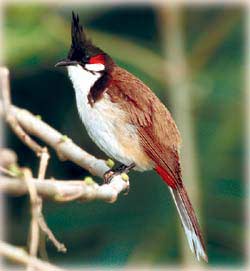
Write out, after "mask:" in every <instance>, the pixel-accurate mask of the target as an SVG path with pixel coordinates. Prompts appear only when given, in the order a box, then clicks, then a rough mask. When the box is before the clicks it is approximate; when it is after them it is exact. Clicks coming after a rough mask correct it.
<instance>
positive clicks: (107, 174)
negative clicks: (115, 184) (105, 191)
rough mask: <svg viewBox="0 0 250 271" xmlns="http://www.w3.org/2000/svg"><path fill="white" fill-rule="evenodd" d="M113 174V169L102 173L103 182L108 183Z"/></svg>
mask: <svg viewBox="0 0 250 271" xmlns="http://www.w3.org/2000/svg"><path fill="white" fill-rule="evenodd" d="M114 175H115V172H114V171H113V170H111V169H110V170H108V171H106V172H105V173H104V175H103V183H104V184H109V183H110V182H111V180H112V179H113V177H114Z"/></svg>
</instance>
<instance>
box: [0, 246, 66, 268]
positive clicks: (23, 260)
mask: <svg viewBox="0 0 250 271" xmlns="http://www.w3.org/2000/svg"><path fill="white" fill-rule="evenodd" d="M0 255H2V256H4V257H5V258H7V259H10V260H12V261H14V262H17V263H20V264H23V265H27V266H31V267H32V268H34V269H35V270H37V271H66V270H65V269H62V268H59V267H57V266H54V265H52V264H49V263H47V262H44V261H41V260H39V259H37V258H35V257H32V256H29V255H28V253H27V252H26V251H25V250H24V249H21V248H17V247H14V246H12V245H9V244H7V243H5V242H3V241H0Z"/></svg>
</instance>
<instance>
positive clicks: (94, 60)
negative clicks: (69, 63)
mask: <svg viewBox="0 0 250 271" xmlns="http://www.w3.org/2000/svg"><path fill="white" fill-rule="evenodd" d="M89 64H103V65H104V64H105V58H104V55H103V54H99V55H96V56H92V57H91V58H90V60H89Z"/></svg>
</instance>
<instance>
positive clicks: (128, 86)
mask: <svg viewBox="0 0 250 271" xmlns="http://www.w3.org/2000/svg"><path fill="white" fill-rule="evenodd" d="M111 76H112V78H113V79H112V81H111V83H110V85H109V88H108V90H107V93H108V94H109V96H110V97H111V101H113V102H115V103H118V104H119V105H120V106H121V107H122V108H123V109H124V110H125V111H126V112H128V116H129V117H128V118H129V119H128V121H129V122H131V123H132V124H135V125H136V126H137V127H138V132H139V135H140V139H141V144H142V145H143V147H144V150H145V152H146V153H147V155H148V156H149V157H150V158H151V159H152V160H153V161H154V162H155V164H156V165H157V166H161V167H163V168H164V169H165V170H167V172H168V173H169V174H170V175H171V176H172V177H173V179H174V180H175V181H176V182H178V183H179V184H181V176H180V165H179V155H178V149H179V146H180V134H179V131H178V129H177V127H176V125H175V123H174V120H173V119H172V117H171V115H170V113H169V111H168V110H167V109H166V107H165V106H164V105H163V104H162V103H161V101H160V100H159V99H158V98H157V97H156V95H155V94H154V93H153V92H152V91H151V90H150V89H149V88H148V87H147V86H146V85H145V84H144V83H143V82H142V81H140V80H139V79H138V78H136V77H135V76H133V75H132V74H131V73H129V72H127V71H126V70H124V69H122V68H120V67H117V66H116V67H114V70H113V71H112V73H111Z"/></svg>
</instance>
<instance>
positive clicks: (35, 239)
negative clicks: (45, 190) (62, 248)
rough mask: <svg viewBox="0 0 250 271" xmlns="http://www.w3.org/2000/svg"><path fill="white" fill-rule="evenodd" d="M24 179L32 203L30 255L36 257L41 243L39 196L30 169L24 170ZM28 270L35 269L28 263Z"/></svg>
mask: <svg viewBox="0 0 250 271" xmlns="http://www.w3.org/2000/svg"><path fill="white" fill-rule="evenodd" d="M23 174H24V181H25V183H26V185H27V188H28V192H29V196H30V205H31V222H30V241H29V254H30V256H33V257H36V256H37V250H38V245H39V224H38V219H37V217H38V213H39V212H40V204H39V199H40V198H39V197H38V194H37V191H36V186H35V185H34V183H33V182H31V181H30V179H31V178H32V173H31V171H30V170H29V169H26V170H24V171H23ZM27 270H29V271H31V270H33V267H32V266H31V265H30V264H28V265H27Z"/></svg>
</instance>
